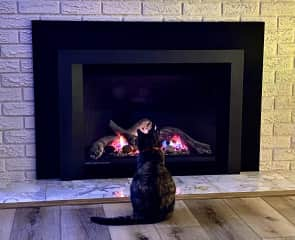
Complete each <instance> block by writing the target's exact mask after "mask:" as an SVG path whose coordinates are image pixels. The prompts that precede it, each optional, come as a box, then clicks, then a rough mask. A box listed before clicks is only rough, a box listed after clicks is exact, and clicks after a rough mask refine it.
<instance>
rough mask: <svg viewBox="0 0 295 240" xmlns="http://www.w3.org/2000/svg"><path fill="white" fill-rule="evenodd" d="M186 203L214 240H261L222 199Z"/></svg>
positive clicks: (186, 201) (187, 201)
mask: <svg viewBox="0 0 295 240" xmlns="http://www.w3.org/2000/svg"><path fill="white" fill-rule="evenodd" d="M184 202H185V204H186V205H187V206H188V208H189V210H190V211H191V212H192V214H193V215H194V216H195V218H196V219H197V220H198V221H199V222H200V224H201V226H202V227H203V229H204V230H205V231H206V233H207V235H208V236H209V238H210V239H212V240H216V239H220V240H223V239H224V240H228V239H237V240H258V239H260V237H259V236H258V235H257V234H256V233H255V232H254V231H253V230H252V229H251V228H249V226H248V225H247V224H246V223H245V222H244V221H242V220H241V219H240V217H239V216H238V215H237V214H236V213H235V212H233V211H232V209H231V208H230V207H229V206H228V205H227V204H226V203H225V202H224V200H222V199H213V200H212V199H211V200H185V201H184Z"/></svg>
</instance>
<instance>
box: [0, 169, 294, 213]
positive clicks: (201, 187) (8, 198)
mask: <svg viewBox="0 0 295 240" xmlns="http://www.w3.org/2000/svg"><path fill="white" fill-rule="evenodd" d="M131 180H132V179H131V178H118V179H89V180H74V181H60V180H34V181H27V182H1V183H0V208H9V207H18V206H20V207H23V206H49V205H60V204H64V205H67V204H83V203H85V204H91V203H105V202H126V201H129V187H130V183H131ZM174 180H175V183H176V188H177V190H176V191H177V192H176V194H177V198H178V199H187V198H227V197H246V196H249V197H255V196H266V195H267V196H271V195H295V171H271V172H269V171H268V172H242V173H241V174H232V175H202V176H174Z"/></svg>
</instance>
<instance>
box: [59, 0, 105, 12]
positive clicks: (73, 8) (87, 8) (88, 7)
mask: <svg viewBox="0 0 295 240" xmlns="http://www.w3.org/2000/svg"><path fill="white" fill-rule="evenodd" d="M61 4H62V5H61V9H62V13H63V14H100V13H101V5H100V4H101V3H100V2H96V1H93V2H91V1H84V2H81V1H68V2H62V3H61Z"/></svg>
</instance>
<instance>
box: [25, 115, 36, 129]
mask: <svg viewBox="0 0 295 240" xmlns="http://www.w3.org/2000/svg"><path fill="white" fill-rule="evenodd" d="M25 128H32V129H34V128H35V118H34V117H25Z"/></svg>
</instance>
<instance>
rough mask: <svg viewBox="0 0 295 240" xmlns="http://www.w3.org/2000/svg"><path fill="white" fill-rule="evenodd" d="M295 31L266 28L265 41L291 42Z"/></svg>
mask: <svg viewBox="0 0 295 240" xmlns="http://www.w3.org/2000/svg"><path fill="white" fill-rule="evenodd" d="M294 35H295V32H294V31H293V30H292V29H281V30H266V31H265V35H264V41H265V42H270V43H273V42H279V43H291V42H293V41H294Z"/></svg>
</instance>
